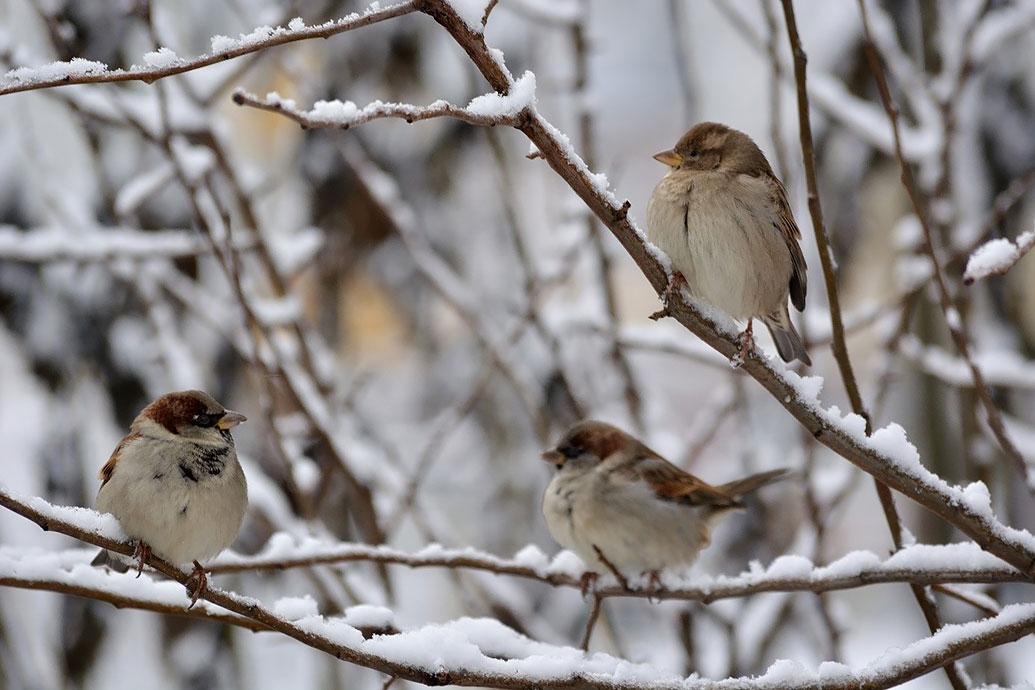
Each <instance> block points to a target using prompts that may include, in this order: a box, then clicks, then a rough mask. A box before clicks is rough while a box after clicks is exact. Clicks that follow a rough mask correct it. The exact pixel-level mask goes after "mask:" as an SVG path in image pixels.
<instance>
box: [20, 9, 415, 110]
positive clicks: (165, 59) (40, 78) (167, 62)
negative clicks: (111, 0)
mask: <svg viewBox="0 0 1035 690" xmlns="http://www.w3.org/2000/svg"><path fill="white" fill-rule="evenodd" d="M377 5H378V4H377V3H374V4H373V5H371V6H370V7H369V8H367V9H366V10H365V11H364V12H363V14H358V13H355V12H354V13H352V14H350V15H348V16H346V17H342V18H341V19H338V20H335V21H330V22H326V23H324V24H319V25H317V26H306V25H305V23H304V22H302V20H301V19H295V20H293V21H292V22H291V23H290V24H289V25H288V28H286V29H285V28H283V27H279V26H278V27H275V28H274V27H269V26H262V27H259V28H257V29H255V30H254V31H252V32H251V33H249V34H247V35H242V36H241V37H240V38H237V39H232V38H228V37H226V36H214V37H213V38H212V41H211V45H212V52H211V53H206V54H204V55H200V56H198V57H196V58H192V59H185V58H180V57H178V56H177V55H176V54H175V53H173V52H172V51H171V50H169V49H168V48H160V49H159V50H157V51H155V52H152V53H148V54H147V55H145V56H144V63H145V64H144V65H143V66H137V65H134V66H132V67H131V68H130V69H128V70H123V69H114V70H113V69H109V68H108V66H107V65H105V64H104V63H102V62H95V61H93V60H83V59H82V58H74V59H72V60H70V61H67V62H52V63H50V64H48V65H44V66H43V67H38V68H33V67H19V68H17V69H13V70H10V71H9V72H7V73H6V74H5V75H4V79H5V80H6V82H7V83H6V84H3V85H0V96H4V95H6V94H9V93H18V92H21V91H32V90H35V89H47V88H51V87H55V86H68V85H71V84H102V83H109V82H120V81H142V82H146V83H149V84H150V83H151V82H154V81H157V80H159V79H164V78H165V77H171V76H173V75H176V74H183V73H184V72H190V71H192V70H196V69H200V68H202V67H208V66H209V65H214V64H217V63H220V62H225V61H227V60H231V59H233V58H236V57H241V56H242V55H248V54H250V53H257V52H259V51H262V50H266V49H267V48H272V47H274V46H279V45H284V44H286V43H294V42H295V41H304V40H307V39H311V38H330V37H331V36H334V35H335V34H340V33H343V32H345V31H351V30H352V29H358V28H360V27H363V26H369V25H370V24H376V23H377V22H381V21H384V20H386V19H392V18H394V17H399V16H402V15H404V14H409V13H410V12H414V11H415V10H416V2H414V1H413V0H409V1H408V2H402V3H399V4H396V5H390V6H388V7H385V8H383V9H382V8H380V7H378V6H377ZM375 7H376V8H377V9H375Z"/></svg>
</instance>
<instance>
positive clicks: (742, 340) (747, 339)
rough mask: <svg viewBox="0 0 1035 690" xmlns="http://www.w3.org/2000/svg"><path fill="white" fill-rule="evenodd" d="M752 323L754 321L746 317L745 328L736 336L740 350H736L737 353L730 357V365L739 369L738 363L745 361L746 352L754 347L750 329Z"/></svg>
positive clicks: (753, 336)
mask: <svg viewBox="0 0 1035 690" xmlns="http://www.w3.org/2000/svg"><path fill="white" fill-rule="evenodd" d="M753 324H754V322H753V321H752V320H751V319H748V325H747V328H745V329H744V332H743V333H741V334H740V335H738V336H737V342H738V343H739V344H740V350H738V351H737V354H735V355H733V358H732V359H730V366H732V367H733V368H734V369H739V368H740V365H742V364H743V363H744V362H746V361H747V356H748V353H749V352H751V350H754V349H755V335H754V333H753V332H752V330H751V327H752V325H753Z"/></svg>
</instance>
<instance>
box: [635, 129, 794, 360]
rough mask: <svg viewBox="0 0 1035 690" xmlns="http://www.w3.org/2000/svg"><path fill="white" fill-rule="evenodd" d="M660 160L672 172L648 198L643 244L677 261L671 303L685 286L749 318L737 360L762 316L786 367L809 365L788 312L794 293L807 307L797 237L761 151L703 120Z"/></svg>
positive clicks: (741, 135)
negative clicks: (788, 364) (794, 362)
mask: <svg viewBox="0 0 1035 690" xmlns="http://www.w3.org/2000/svg"><path fill="white" fill-rule="evenodd" d="M654 158H655V159H657V160H658V161H660V162H662V163H664V164H665V165H667V166H669V171H668V172H667V173H666V174H665V176H664V177H663V178H661V181H660V182H658V184H657V186H655V187H654V191H653V192H651V195H650V199H649V201H648V202H647V239H649V240H650V241H651V243H652V244H654V245H656V246H657V247H659V248H660V249H662V250H663V251H664V252H665V253H666V254H668V256H669V259H670V260H671V261H672V269H673V273H672V280H671V281H670V282H669V284H668V287H667V288H666V289H665V291H664V293H663V294H662V299H663V300H664V303H665V305H666V306H667V305H668V298H669V297H670V296H671V294H672V292H673V291H675V290H678V289H679V288H680V287H681V286H682V285H686V286H687V287H688V288H689V289H690V293H691V294H693V295H694V296H697V297H701V298H704V299H705V300H706V301H708V302H710V303H711V304H712V305H714V306H716V307H718V308H719V309H722V310H723V311H725V312H726V313H727V314H729V315H730V316H731V317H733V318H735V319H747V321H748V325H747V328H746V329H745V330H744V332H743V333H742V334H741V336H740V345H741V349H740V359H741V361H742V360H743V358H744V357H745V356H746V354H747V352H748V350H749V349H750V347H751V346H752V345H753V342H754V341H753V339H752V332H751V327H752V319H754V318H755V317H757V318H759V319H761V320H762V323H764V324H765V325H766V327H767V328H768V329H769V333H770V334H771V335H772V336H773V341H774V342H775V343H776V349H777V351H778V352H779V353H780V357H781V358H782V359H783V360H784V361H785V362H790V361H792V360H793V359H799V360H801V362H803V363H804V364H806V365H811V364H812V360H811V359H809V355H808V353H807V352H806V351H805V346H804V345H803V344H802V342H801V337H800V336H799V335H798V332H797V331H795V330H794V324H792V323H791V318H790V314H789V313H788V310H787V297H788V295H790V298H791V302H793V303H794V306H795V308H796V309H797V310H798V311H804V309H805V291H806V287H807V285H806V275H805V257H804V256H803V255H802V252H801V246H800V245H799V244H798V241H799V240H800V239H801V232H800V231H799V230H798V225H797V224H796V223H795V222H794V216H793V215H792V214H791V208H790V204H788V202H787V192H786V190H785V189H784V186H783V184H782V183H781V182H780V180H779V179H778V178H777V177H776V174H775V173H774V172H773V169H772V167H770V165H769V161H767V160H766V157H765V155H764V154H763V153H762V151H761V149H759V148H758V146H757V145H756V144H755V142H754V141H752V140H751V138H750V137H749V136H748V135H746V134H744V133H743V132H739V131H737V130H735V129H732V128H730V127H727V126H726V125H723V124H719V123H717V122H701V123H699V124H696V125H694V126H693V127H692V128H691V129H690V130H689V131H688V132H687V133H686V134H684V135H683V137H682V138H681V139H680V140H679V141H678V142H677V143H676V145H675V147H674V148H672V149H670V150H668V151H662V152H661V153H659V154H656V155H655V156H654ZM664 314H665V310H664V309H663V310H662V311H661V312H658V313H657V314H655V315H654V317H653V318H657V317H659V316H661V315H664Z"/></svg>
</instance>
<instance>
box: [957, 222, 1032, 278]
mask: <svg viewBox="0 0 1035 690" xmlns="http://www.w3.org/2000/svg"><path fill="white" fill-rule="evenodd" d="M1033 246H1035V231H1031V230H1029V231H1028V232H1025V233H1022V234H1021V235H1020V236H1019V237H1018V238H1017V242H1016V243H1014V242H1011V241H1010V240H1008V239H1006V238H1003V237H999V238H996V239H994V240H989V241H988V242H985V243H984V244H983V245H981V246H980V247H978V248H977V249H975V250H974V253H972V254H971V255H970V258H969V259H967V269H966V270H965V271H964V272H963V282H964V283H966V284H967V285H970V284H971V283H973V282H974V281H976V280H980V279H981V278H985V277H987V276H990V275H1001V274H1003V273H1006V272H1007V271H1008V270H1010V267H1011V266H1013V265H1014V264H1015V263H1017V262H1018V261H1020V259H1021V257H1022V256H1024V255H1025V254H1026V253H1028V251H1030V250H1031V248H1032V247H1033Z"/></svg>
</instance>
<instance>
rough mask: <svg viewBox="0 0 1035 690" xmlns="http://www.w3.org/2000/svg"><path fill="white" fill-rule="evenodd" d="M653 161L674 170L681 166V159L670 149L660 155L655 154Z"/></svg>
mask: <svg viewBox="0 0 1035 690" xmlns="http://www.w3.org/2000/svg"><path fill="white" fill-rule="evenodd" d="M654 160H656V161H658V162H659V163H664V164H665V165H667V166H669V167H670V168H676V167H678V166H679V165H680V164H682V162H683V157H682V156H680V155H679V154H678V153H676V152H675V151H673V150H672V149H669V150H668V151H662V152H661V153H655V154H654Z"/></svg>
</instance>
